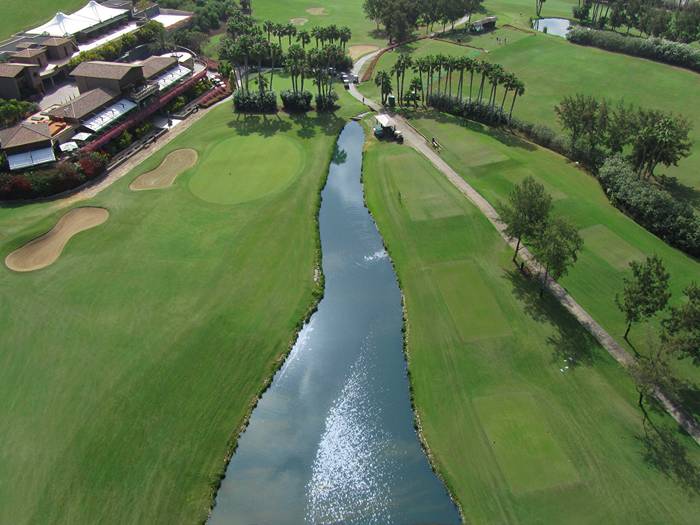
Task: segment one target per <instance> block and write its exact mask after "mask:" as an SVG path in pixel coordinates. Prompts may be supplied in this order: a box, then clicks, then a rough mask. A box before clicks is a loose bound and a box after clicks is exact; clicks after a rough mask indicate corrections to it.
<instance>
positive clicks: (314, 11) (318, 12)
mask: <svg viewBox="0 0 700 525" xmlns="http://www.w3.org/2000/svg"><path fill="white" fill-rule="evenodd" d="M306 12H307V13H309V14H310V15H314V16H324V15H327V14H328V11H326V8H325V7H309V8H308V9H307V10H306Z"/></svg>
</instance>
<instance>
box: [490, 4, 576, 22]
mask: <svg viewBox="0 0 700 525" xmlns="http://www.w3.org/2000/svg"><path fill="white" fill-rule="evenodd" d="M575 5H578V3H577V2H576V1H575V0H547V1H546V2H545V3H544V4H543V6H542V17H543V18H572V17H573V14H572V13H573V11H572V9H573V7H574V6H575ZM484 7H485V8H486V10H487V11H488V13H489V14H495V15H497V16H498V19H499V24H514V25H518V26H521V27H527V28H530V27H531V26H530V18H537V17H536V16H535V2H531V1H530V0H485V1H484Z"/></svg>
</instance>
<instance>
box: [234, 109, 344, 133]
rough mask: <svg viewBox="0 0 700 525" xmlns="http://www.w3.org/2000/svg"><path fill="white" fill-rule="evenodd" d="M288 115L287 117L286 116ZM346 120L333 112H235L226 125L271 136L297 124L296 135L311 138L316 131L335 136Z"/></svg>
mask: <svg viewBox="0 0 700 525" xmlns="http://www.w3.org/2000/svg"><path fill="white" fill-rule="evenodd" d="M287 117H288V118H287ZM345 122H346V121H345V120H344V119H342V118H340V117H339V116H337V115H336V114H335V113H320V114H312V115H309V114H307V113H292V114H289V115H287V114H285V118H282V116H281V115H280V114H279V113H274V114H270V115H254V114H241V113H237V114H236V118H235V119H234V120H231V121H229V123H228V126H229V127H230V128H233V129H235V130H236V131H237V133H238V134H239V135H244V136H245V135H262V136H264V137H271V136H273V135H275V134H277V133H285V132H288V131H291V130H292V129H293V128H294V127H295V125H296V126H298V130H297V135H299V136H300V137H301V138H313V137H314V136H316V134H317V133H323V134H324V135H331V136H335V135H337V134H338V131H339V130H340V129H341V128H342V126H343V124H344V123H345Z"/></svg>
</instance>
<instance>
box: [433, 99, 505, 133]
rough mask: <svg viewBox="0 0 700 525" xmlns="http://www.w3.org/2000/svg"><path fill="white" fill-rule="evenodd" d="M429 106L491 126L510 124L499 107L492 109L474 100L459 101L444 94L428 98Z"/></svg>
mask: <svg viewBox="0 0 700 525" xmlns="http://www.w3.org/2000/svg"><path fill="white" fill-rule="evenodd" d="M428 105H429V106H431V107H434V108H435V109H438V110H440V111H444V112H445V113H450V114H451V115H455V116H458V117H464V118H468V119H470V120H475V121H476V122H481V123H483V124H489V125H491V126H499V125H503V124H505V123H507V122H508V115H506V114H505V113H503V112H502V111H501V110H500V108H498V107H495V106H494V107H493V108H492V107H491V106H489V105H488V104H482V103H479V102H477V101H474V100H471V101H470V100H464V99H459V98H458V97H451V96H449V95H446V94H444V93H441V94H439V95H438V94H432V95H430V96H428Z"/></svg>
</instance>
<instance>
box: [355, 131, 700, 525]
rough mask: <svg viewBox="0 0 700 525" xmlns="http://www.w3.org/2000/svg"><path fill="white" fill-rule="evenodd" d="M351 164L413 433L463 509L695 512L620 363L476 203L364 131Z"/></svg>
mask: <svg viewBox="0 0 700 525" xmlns="http://www.w3.org/2000/svg"><path fill="white" fill-rule="evenodd" d="M460 140H461V141H464V140H465V137H464V136H461V137H460ZM363 176H364V181H365V191H366V195H367V202H368V205H369V207H370V210H371V211H372V213H373V215H374V217H375V219H376V220H377V222H378V225H379V228H380V231H381V233H382V236H383V237H384V240H385V241H386V243H387V246H388V248H389V252H390V254H391V256H392V258H393V261H394V263H395V265H396V267H397V272H398V276H399V280H400V282H401V286H402V289H403V292H404V294H405V299H406V308H407V319H408V332H407V334H408V335H407V337H408V353H409V368H410V371H411V382H412V385H413V389H414V395H415V402H416V404H417V407H418V412H419V414H420V417H421V422H422V426H423V430H424V433H425V437H426V438H427V441H428V443H429V445H430V447H431V450H432V452H433V455H434V459H435V460H436V464H437V467H438V470H439V471H440V472H441V473H442V474H443V476H444V477H445V478H446V480H447V483H448V485H449V486H450V488H451V490H452V492H453V494H454V495H455V496H456V498H457V499H458V501H459V502H460V504H461V506H462V509H463V511H464V515H465V518H466V521H467V522H468V523H694V522H695V521H696V520H697V516H698V512H700V500H698V499H697V498H693V499H689V498H688V495H687V493H686V492H685V491H684V490H683V489H682V488H680V487H679V486H678V485H676V484H675V483H673V482H672V481H670V480H669V479H668V478H666V477H665V476H664V475H663V474H662V473H660V472H659V471H658V470H656V469H655V468H653V467H651V466H650V465H649V464H647V463H646V462H645V461H644V459H643V453H644V447H643V445H642V443H641V441H640V440H639V439H638V436H640V435H642V434H643V431H642V427H641V418H640V416H639V413H638V410H637V408H636V405H635V402H636V399H635V391H634V387H633V386H632V383H631V381H630V380H629V377H628V376H627V374H626V373H625V372H624V371H623V370H622V369H621V368H620V367H619V365H617V363H615V362H614V361H613V360H612V359H611V358H610V357H609V356H608V354H607V353H606V352H605V351H603V350H602V349H601V348H600V347H599V346H598V345H597V344H596V343H595V341H593V340H592V339H591V338H590V337H589V336H588V335H587V333H586V332H585V331H584V330H583V329H582V328H581V327H580V326H579V325H578V323H577V322H576V321H575V320H573V319H572V318H571V317H570V316H569V315H568V314H566V313H565V312H564V311H563V310H562V309H561V308H560V307H559V306H558V305H557V304H556V303H555V302H554V301H553V300H552V299H551V298H549V297H548V296H545V299H544V300H542V301H540V300H539V299H538V298H537V290H536V287H535V286H533V284H532V283H531V282H529V281H526V280H524V279H523V278H522V277H521V276H520V274H519V273H518V272H517V271H514V266H513V264H512V262H511V261H510V255H511V254H510V249H509V248H507V247H506V245H505V243H504V242H503V241H502V239H501V238H500V236H499V235H498V234H497V233H496V231H495V229H494V228H493V227H492V226H491V225H490V223H488V221H487V220H486V219H485V218H484V217H483V216H482V215H481V214H480V213H479V212H478V211H477V210H476V208H474V207H473V206H472V205H471V204H470V203H469V202H468V201H467V200H466V199H465V198H464V197H463V196H462V195H461V194H460V193H459V192H458V191H457V190H456V189H455V188H454V187H453V186H452V185H451V184H450V183H449V182H448V181H447V180H446V179H445V178H444V176H443V175H441V174H439V173H438V172H436V170H434V169H433V168H432V166H431V165H429V164H428V162H427V161H426V160H425V159H424V158H423V157H421V156H419V155H418V154H417V153H416V152H415V151H413V150H412V149H410V148H408V147H406V146H398V145H395V144H386V143H377V142H376V141H374V139H370V143H369V145H368V146H367V149H366V154H365V161H364V168H363ZM415 188H420V191H416V190H415ZM417 209H418V210H421V213H420V214H416V213H415V210H417ZM445 209H447V210H449V212H448V213H443V211H442V210H445ZM431 210H432V211H431ZM567 357H569V358H572V357H573V361H567V360H566V358H567ZM565 366H569V368H568V369H566V370H564V372H562V371H560V369H562V368H564V367H565ZM654 417H655V418H657V422H658V423H659V424H661V425H662V426H663V425H669V426H670V427H673V425H672V424H671V421H670V418H668V417H665V416H663V417H657V416H656V415H655V416H654ZM678 436H679V438H680V440H681V441H682V442H683V446H684V447H685V448H686V449H687V451H688V454H689V457H690V458H692V459H693V460H694V461H695V462H696V463H697V461H698V460H700V450H699V449H698V448H697V446H696V445H695V444H694V443H693V442H692V441H690V440H689V439H688V438H686V437H683V436H680V435H678Z"/></svg>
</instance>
